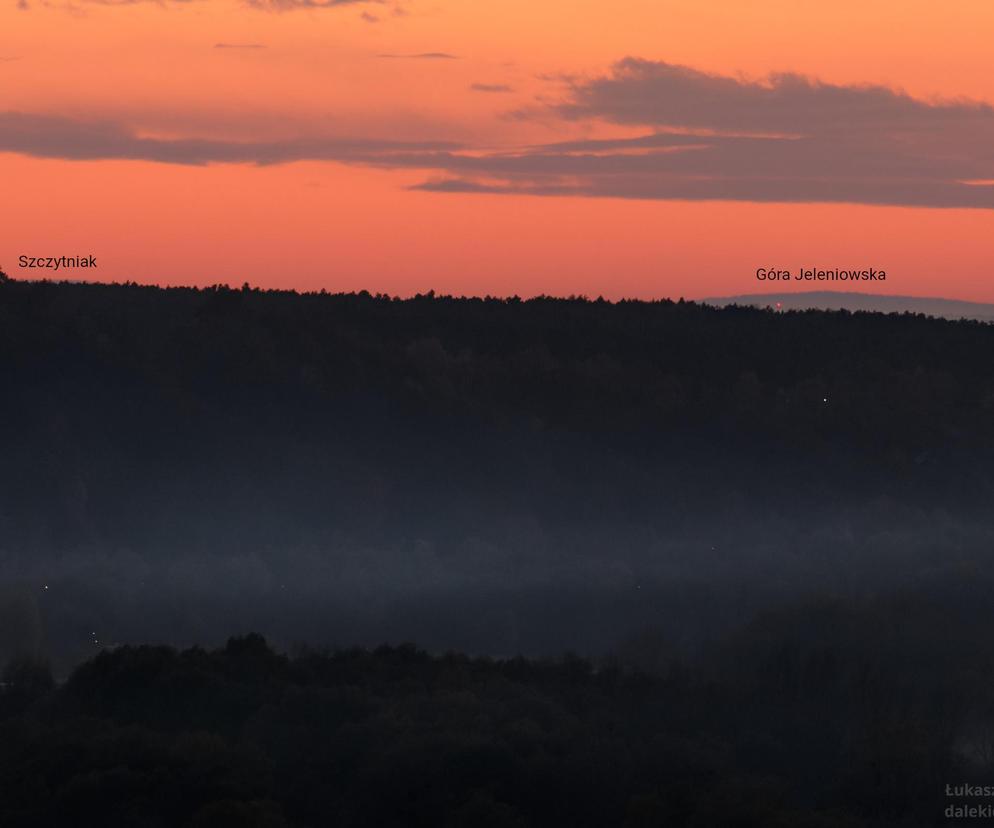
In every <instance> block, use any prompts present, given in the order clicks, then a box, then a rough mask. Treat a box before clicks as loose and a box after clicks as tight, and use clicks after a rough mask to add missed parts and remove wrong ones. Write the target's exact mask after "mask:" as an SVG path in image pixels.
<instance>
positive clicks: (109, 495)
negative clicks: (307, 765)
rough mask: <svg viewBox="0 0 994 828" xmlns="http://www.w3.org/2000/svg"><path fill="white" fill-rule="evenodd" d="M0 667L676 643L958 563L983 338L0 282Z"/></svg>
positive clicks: (992, 344)
mask: <svg viewBox="0 0 994 828" xmlns="http://www.w3.org/2000/svg"><path fill="white" fill-rule="evenodd" d="M0 394H2V410H3V415H4V416H3V423H2V428H0V458H2V474H0V556H2V561H0V562H2V564H3V567H4V577H3V579H2V585H0V616H2V619H0V620H2V621H3V623H2V624H0V629H2V630H3V633H2V637H3V640H2V641H0V649H2V650H3V652H0V655H3V654H4V653H8V654H9V653H10V652H13V651H22V650H25V649H26V650H30V651H32V652H44V651H47V652H49V653H52V654H54V655H55V657H56V659H57V661H58V663H59V664H60V665H65V664H68V663H72V662H73V661H74V660H77V659H79V658H82V657H85V656H86V655H88V654H89V653H92V652H93V650H94V649H95V648H98V647H100V646H103V645H104V644H106V643H108V642H114V643H122V642H128V641H149V640H151V641H168V642H173V643H183V644H186V643H193V642H203V641H215V642H216V641H220V640H223V639H224V637H225V636H227V635H228V634H229V633H230V631H231V629H232V626H233V625H234V627H235V628H240V629H246V628H249V629H261V630H263V631H264V632H266V633H267V634H269V635H270V636H271V637H273V639H274V640H276V641H278V642H281V643H282V644H289V643H291V642H292V641H294V640H297V639H301V640H307V641H310V642H312V643H315V644H329V645H352V644H355V643H366V644H375V643H377V642H379V641H383V640H405V639H412V638H413V639H417V640H419V641H421V642H423V643H424V644H425V645H426V646H429V647H430V648H432V649H438V648H441V649H444V648H447V647H457V648H461V649H466V650H469V651H472V652H488V653H506V654H512V653H516V652H530V653H537V654H540V653H555V652H561V651H562V650H563V649H565V648H567V647H575V648H578V649H580V650H582V651H585V652H603V651H605V650H606V649H609V648H610V647H611V646H613V645H614V644H615V643H616V642H617V640H618V639H619V638H621V637H624V636H625V635H627V634H629V633H630V632H631V631H633V630H637V629H641V628H644V627H647V626H664V627H666V628H667V629H670V630H673V631H674V632H673V633H672V634H673V636H674V638H676V639H677V640H678V643H680V644H681V646H683V645H686V646H697V645H698V644H700V643H701V642H703V641H706V640H708V639H709V638H711V637H713V636H714V635H716V634H718V633H719V632H720V631H721V630H722V629H725V628H727V627H728V626H729V625H730V624H732V625H733V624H734V623H737V622H738V621H741V620H742V619H744V618H747V617H749V615H750V614H751V613H752V612H754V611H755V610H756V609H757V608H761V607H763V606H768V605H769V604H770V602H771V601H779V600H781V599H783V598H785V597H787V598H794V597H797V596H798V595H800V594H805V593H807V592H810V591H812V590H816V591H820V592H830V593H833V594H843V595H854V594H857V593H860V592H863V591H870V592H873V591H875V590H879V589H891V588H895V587H898V586H918V585H920V584H922V583H929V582H931V581H932V580H933V579H934V578H935V577H936V576H937V574H938V575H942V574H943V573H949V572H963V571H981V572H982V571H987V567H988V566H989V564H990V556H991V554H992V550H994V517H992V516H994V509H992V508H991V507H992V504H994V326H991V325H985V324H980V323H976V322H949V321H943V320H937V319H929V318H925V317H922V316H912V315H882V314H864V313H859V314H850V313H847V312H835V313H829V312H804V313H801V312H797V313H782V314H774V313H770V312H766V311H761V310H757V309H749V308H727V309H716V308H712V307H706V306H700V305H695V304H688V303H682V302H681V303H673V302H668V301H662V302H652V303H646V302H620V303H616V304H612V303H608V302H604V301H587V300H585V299H551V298H539V299H534V300H529V301H521V300H518V299H454V298H447V297H438V296H433V295H426V296H418V297H416V298H413V299H409V300H405V301H400V300H396V299H390V298H387V297H377V296H370V295H369V294H365V293H361V294H353V295H326V294H307V295H299V294H296V293H292V292H276V291H268V292H263V291H258V290H250V289H243V290H232V289H228V288H224V287H219V288H212V289H207V290H194V289H168V290H165V289H158V288H154V287H140V286H137V285H113V286H109V285H84V284H51V283H26V282H18V281H13V280H9V281H5V282H3V283H0Z"/></svg>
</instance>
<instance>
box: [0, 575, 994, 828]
mask: <svg viewBox="0 0 994 828" xmlns="http://www.w3.org/2000/svg"><path fill="white" fill-rule="evenodd" d="M945 598H946V600H944V601H936V600H935V599H934V596H933V597H923V596H921V595H911V594H908V595H904V596H902V597H900V598H899V599H893V600H888V601H875V602H868V603H862V604H844V603H840V602H823V603H820V604H815V605H809V606H803V607H795V608H792V609H789V610H783V611H780V612H776V613H765V614H763V615H761V616H760V617H758V618H757V619H756V620H755V621H754V622H753V623H752V624H750V625H748V626H746V627H745V628H744V629H743V630H741V631H739V632H738V633H736V634H735V635H734V636H732V637H731V638H729V639H727V640H725V641H723V642H722V643H721V644H719V645H716V647H715V648H714V649H713V650H712V651H710V652H709V653H707V654H705V655H702V656H700V657H699V658H697V659H694V660H690V661H688V660H685V659H681V658H679V657H677V656H674V655H673V654H672V653H671V652H668V650H667V647H666V645H665V643H663V642H661V641H660V640H658V638H655V637H652V636H645V637H642V638H640V639H633V640H632V641H630V642H629V643H628V644H627V645H626V646H625V647H623V648H621V649H619V650H618V651H617V652H616V653H615V654H613V655H612V656H611V657H609V658H605V659H601V660H598V661H590V660H587V659H582V658H579V657H578V656H575V655H567V656H565V657H562V658H558V659H554V660H528V659H524V658H513V659H508V660H493V659H488V658H469V657H467V656H464V655H459V654H454V653H449V654H445V655H440V656H431V655H429V654H427V653H425V652H424V651H422V650H419V649H417V648H415V647H414V646H413V645H404V646H399V647H386V646H384V647H380V648H377V649H375V650H372V651H369V650H358V649H352V650H344V651H338V652H333V653H322V652H316V651H310V650H307V649H306V648H298V650H297V651H296V652H295V653H294V654H293V655H292V657H288V656H286V655H282V654H278V653H276V652H274V651H273V650H272V649H271V648H270V647H269V646H267V644H266V642H265V640H264V639H263V638H262V637H261V636H258V635H249V636H246V637H244V638H232V639H231V640H229V641H228V643H227V645H226V646H224V647H223V648H221V649H218V650H215V651H213V652H208V651H205V650H203V649H199V648H196V649H189V650H185V651H177V650H174V649H172V648H169V647H147V646H143V647H123V648H120V649H117V650H113V651H105V652H102V653H101V654H99V655H97V656H96V657H95V658H93V659H92V660H90V661H88V662H86V663H84V664H82V665H80V666H79V667H78V668H77V669H76V670H75V671H74V672H73V673H72V675H71V676H70V677H69V679H68V680H67V681H66V682H65V683H64V684H63V685H61V686H59V687H56V686H55V685H54V684H53V682H52V679H51V676H50V674H49V673H48V672H47V671H46V669H45V667H44V666H43V665H41V664H38V663H36V662H33V661H31V660H25V659H21V660H17V661H14V662H12V663H11V664H10V665H8V668H7V670H6V671H5V673H4V677H3V678H4V685H3V689H2V691H0V792H2V793H0V823H2V824H3V825H4V826H8V827H9V828H20V827H21V826H37V827H38V828H40V827H41V826H50V825H51V826H56V825H57V826H64V825H101V826H107V828H112V826H157V825H162V826H166V825H168V826H187V825H190V826H212V828H218V826H239V827H240V828H246V826H248V827H249V828H251V826H267V827H268V826H273V827H275V826H319V825H338V826H343V827H344V826H369V827H370V828H374V826H375V828H390V826H396V827H397V828H401V827H402V826H403V828H417V827H418V826H424V828H429V826H430V827H431V828H435V826H466V828H469V827H470V826H473V828H477V827H478V826H529V825H530V826H544V827H546V828H552V826H564V827H566V826H568V828H581V827H582V826H591V828H595V827H596V828H602V826H606V825H616V826H664V825H679V826H699V828H713V826H724V825H728V826H732V825H734V826H756V828H760V826H762V828H769V826H783V827H784V828H802V827H803V826H812V827H814V826H817V828H828V827H829V826H832V827H833V828H834V827H835V826H847V828H848V827H849V826H896V825H902V826H917V825H937V824H944V821H943V814H944V810H945V808H946V807H947V806H948V805H949V804H950V803H951V802H954V801H955V802H958V803H962V802H973V803H976V802H977V800H975V799H966V800H951V799H949V797H948V796H947V795H946V789H945V786H946V785H947V784H955V785H961V784H963V783H964V782H970V781H972V782H973V783H975V784H978V783H979V784H983V783H989V782H990V774H991V772H992V771H994V691H992V689H991V688H992V687H994V683H992V679H994V661H992V658H991V656H990V649H989V647H983V648H980V649H979V650H978V648H977V646H976V644H977V642H978V641H984V640H985V639H986V640H987V641H989V630H990V629H991V626H990V624H991V617H990V616H991V613H992V609H991V601H990V598H991V590H990V588H989V586H988V587H986V588H984V589H976V588H974V587H964V586H962V585H961V586H959V587H957V588H956V589H955V590H953V591H952V592H950V593H949V594H947V595H946V596H945Z"/></svg>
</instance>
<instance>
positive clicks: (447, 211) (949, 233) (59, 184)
mask: <svg viewBox="0 0 994 828" xmlns="http://www.w3.org/2000/svg"><path fill="white" fill-rule="evenodd" d="M25 1H26V4H27V6H28V8H26V9H25V8H20V7H19V6H18V3H17V2H16V0H15V2H11V1H10V0H4V5H3V6H2V7H0V112H14V113H29V114H31V115H43V116H55V117H57V118H63V119H72V120H75V121H81V122H103V123H110V124H115V125H123V126H124V127H126V128H127V130H129V131H130V132H131V133H133V134H134V135H136V136H138V137H142V138H146V137H147V138H157V139H163V140H171V139H189V138H199V139H205V140H211V141H231V142H240V141H247V140H253V141H280V140H282V139H293V138H297V137H300V136H336V137H347V138H356V139H359V138H361V139H363V140H393V141H446V142H454V143H458V144H461V145H464V146H465V147H467V148H468V149H467V152H468V153H470V154H473V153H481V152H499V151H504V150H507V149H510V148H514V147H522V146H528V145H534V144H545V143H552V142H558V141H566V140H571V139H578V138H583V137H608V136H634V135H641V134H645V133H647V132H651V131H652V130H651V128H642V127H640V126H639V127H633V126H631V125H622V124H612V123H607V122H604V121H603V120H598V119H596V118H593V119H579V120H569V119H564V118H562V117H558V116H557V115H556V114H555V113H554V112H552V111H551V110H549V109H548V108H547V107H546V105H547V104H549V103H555V102H559V101H562V100H564V99H565V97H566V96H568V94H569V92H568V88H567V87H566V85H565V84H564V82H563V80H562V79H563V78H564V77H573V78H575V79H578V82H583V79H589V78H597V77H602V76H605V75H607V74H608V73H609V72H610V71H611V66H612V64H613V63H614V62H615V61H618V60H620V59H622V58H624V57H626V56H636V57H641V58H645V59H647V60H652V61H665V62H667V63H669V64H679V65H682V66H686V67H691V68H693V69H694V70H699V71H701V72H706V73H709V74H716V75H722V76H729V77H732V78H739V77H741V78H744V79H761V78H763V77H765V76H766V75H768V74H769V73H771V72H795V73H799V74H803V75H806V76H809V77H812V78H817V79H820V80H822V81H824V82H827V83H831V84H838V85H842V86H849V85H858V84H867V83H870V84H880V85H884V86H888V87H892V88H899V89H902V90H904V91H906V92H907V93H909V94H910V95H912V96H914V97H915V98H918V99H922V100H924V101H934V100H935V99H937V98H942V99H964V98H968V99H973V100H979V101H987V102H994V71H991V70H992V68H994V57H992V56H991V52H990V44H991V43H992V42H994V4H991V3H989V2H987V0H971V1H970V2H967V1H966V0H951V2H946V3H942V4H936V3H934V2H924V1H923V0H922V1H920V0H913V2H908V0H903V2H889V1H888V2H884V1H883V0H881V2H878V3H872V4H868V3H866V2H865V0H861V2H851V1H850V0H844V1H843V0H836V2H817V3H816V2H798V0H754V2H750V3H742V2H739V1H738V0H680V1H679V2H663V1H662V0H655V2H650V0H639V1H636V0H613V1H612V2H604V1H603V0H602V1H601V2H591V1H589V0H588V2H582V0H581V1H580V2H577V0H571V2H566V0H539V1H536V0H530V2H526V0H501V1H500V2H496V0H495V2H488V0H408V1H407V2H402V3H347V4H344V5H339V6H337V7H334V8H293V9H289V10H283V11H273V10H270V9H260V8H254V7H252V6H251V5H250V4H248V3H245V2H238V0H233V1H232V2H228V1H227V0H189V2H183V3H170V2H168V0H166V2H163V3H162V4H157V3H146V2H135V3H127V4H120V5H116V4H104V3H97V2H87V0H73V2H58V0H51V2H48V3H42V2H38V1H37V0H25ZM364 16H365V17H364ZM366 18H376V19H375V20H372V19H366ZM221 43H223V44H229V45H234V46H245V45H249V44H255V45H257V46H258V47H259V48H216V44H221ZM430 52H444V53H447V54H450V55H452V56H454V59H418V58H410V57H404V56H407V55H415V54H422V53H430ZM385 54H389V55H398V56H401V57H389V58H387V57H382V55H385ZM473 84H477V85H485V86H488V87H510V89H511V91H490V92H484V91H474V90H472V89H471V88H470V87H471V86H472V85H473ZM522 111H523V112H525V113H526V114H525V116H521V115H520V114H519V115H518V116H517V117H511V116H510V115H509V113H512V112H519V113H520V112H522ZM2 138H3V136H2V134H0V140H2ZM42 154H44V153H42ZM55 155H56V156H58V153H56V154H55ZM450 172H451V171H444V172H440V171H439V170H432V169H419V168H417V167H414V166H400V167H392V166H391V165H389V164H388V165H378V164H377V165H374V166H370V165H367V164H356V163H341V162H340V161H333V160H323V161H322V160H302V161H292V162H288V163H277V164H271V165H264V166H257V165H255V164H252V163H209V164H205V165H191V164H177V163H161V162H159V161H150V160H128V159H126V158H101V159H100V160H72V159H71V158H68V157H35V155H34V154H32V153H30V152H26V151H24V150H23V148H20V149H15V151H8V152H0V182H2V183H3V185H4V186H3V190H4V195H5V197H4V198H3V200H2V203H0V227H2V229H0V266H2V267H3V268H4V269H5V270H6V271H7V272H8V273H10V275H12V276H15V277H25V278H27V277H30V276H43V275H52V274H45V273H38V272H34V273H29V272H27V271H23V270H19V269H18V267H17V259H18V257H19V256H20V255H38V256H57V255H62V254H75V253H80V254H93V255H94V256H96V257H97V260H98V264H99V268H98V269H97V270H96V271H93V272H87V273H86V274H85V275H86V276H87V278H98V279H100V280H124V279H134V280H137V281H150V282H160V283H171V284H176V283H195V284H206V283H213V282H218V281H227V282H235V283H240V282H242V281H245V280H248V281H250V282H252V283H254V284H259V285H263V286H281V287H284V286H285V287H296V288H307V289H310V288H321V287H324V288H327V289H328V290H353V289H361V288H367V289H369V290H372V291H387V292H391V293H399V294H410V293H413V292H416V291H421V290H427V289H429V288H434V289H435V290H437V291H442V292H452V293H459V294H483V293H499V294H505V293H518V294H523V295H532V294H536V293H543V292H544V293H558V294H568V293H586V294H590V295H605V296H609V297H620V296H641V297H651V296H674V297H675V296H686V297H699V296H708V295H721V294H730V293H747V292H755V291H759V290H762V289H763V287H764V285H763V284H762V283H758V282H757V281H756V279H755V276H754V273H755V270H756V268H757V267H760V266H774V267H788V268H791V269H796V268H797V267H799V266H802V265H803V266H806V267H807V266H818V267H853V266H856V265H858V266H860V267H867V266H874V267H877V268H884V269H886V270H887V272H888V280H887V281H886V282H884V283H876V284H874V285H873V286H872V288H869V289H872V290H875V291H878V292H886V293H898V294H916V295H933V296H948V297H954V298H963V299H975V300H981V301H994V280H992V279H991V278H990V272H991V265H992V263H994V252H992V242H991V239H994V210H992V209H961V208H942V209H936V208H930V207H908V206H897V207H881V206H872V205H869V204H850V203H805V204H796V203H792V204H778V203H766V202H755V201H748V200H745V201H734V202H733V201H679V200H668V199H658V200H648V199H647V200H633V199H620V198H613V197H600V196H598V197H594V196H590V195H582V196H574V195H569V196H540V195H515V194H506V193H503V194H492V193H453V192H425V191H412V190H410V189H409V188H410V187H412V186H416V185H418V184H420V183H423V182H425V181H426V180H433V179H437V178H439V177H440V176H443V177H451V176H450ZM60 275H61V274H60ZM776 287H777V288H780V287H781V286H779V285H777V286H776ZM805 287H806V289H811V288H812V286H811V285H810V284H807V285H805ZM817 287H824V285H818V286H817Z"/></svg>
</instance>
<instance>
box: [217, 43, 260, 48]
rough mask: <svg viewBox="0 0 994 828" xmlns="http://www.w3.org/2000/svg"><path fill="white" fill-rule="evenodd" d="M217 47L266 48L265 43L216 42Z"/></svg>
mask: <svg viewBox="0 0 994 828" xmlns="http://www.w3.org/2000/svg"><path fill="white" fill-rule="evenodd" d="M214 48H215V49H265V48H266V45H265V44H264V43H215V44H214Z"/></svg>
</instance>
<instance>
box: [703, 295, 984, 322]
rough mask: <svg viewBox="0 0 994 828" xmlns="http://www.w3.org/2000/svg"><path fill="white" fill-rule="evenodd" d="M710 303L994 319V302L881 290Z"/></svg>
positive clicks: (726, 299) (725, 298)
mask: <svg viewBox="0 0 994 828" xmlns="http://www.w3.org/2000/svg"><path fill="white" fill-rule="evenodd" d="M700 301H701V302H703V303H704V304H707V305H716V306H717V307H725V306H726V305H745V306H751V307H757V308H765V307H767V306H775V305H776V303H777V302H779V303H780V304H781V306H782V307H783V309H784V310H848V311H876V312H879V313H924V314H925V315H926V316H935V317H939V318H943V319H978V320H981V321H984V322H994V305H988V304H984V303H982V302H963V301H960V300H958V299H937V298H933V297H930V296H885V295H883V294H879V293H851V292H847V291H834V290H814V291H806V292H803V293H746V294H742V295H740V296H721V297H714V298H710V299H701V300H700Z"/></svg>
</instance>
